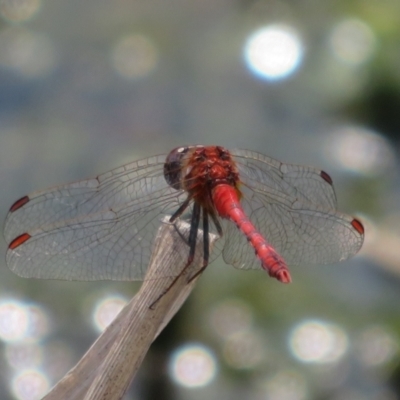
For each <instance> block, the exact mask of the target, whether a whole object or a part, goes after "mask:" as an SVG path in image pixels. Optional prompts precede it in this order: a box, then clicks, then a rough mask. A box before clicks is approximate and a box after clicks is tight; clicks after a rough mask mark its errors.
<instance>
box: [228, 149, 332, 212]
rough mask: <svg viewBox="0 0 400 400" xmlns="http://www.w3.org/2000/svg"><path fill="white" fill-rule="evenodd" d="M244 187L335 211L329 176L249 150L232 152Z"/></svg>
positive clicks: (315, 169)
mask: <svg viewBox="0 0 400 400" xmlns="http://www.w3.org/2000/svg"><path fill="white" fill-rule="evenodd" d="M231 153H232V155H234V160H235V162H236V164H237V167H238V169H239V174H240V180H241V182H243V184H244V185H247V186H249V187H251V188H253V189H254V190H256V191H259V192H261V193H263V192H264V193H267V194H268V193H273V194H274V195H275V196H277V197H279V196H280V197H291V198H294V199H297V200H298V201H300V202H301V203H305V204H307V203H311V204H314V205H316V206H317V207H318V208H321V209H327V210H336V195H335V191H334V189H333V186H332V180H331V178H330V177H329V175H328V174H327V173H326V172H324V171H322V170H320V169H317V168H313V167H308V166H302V165H294V164H284V163H281V162H279V161H277V160H274V159H273V158H270V157H267V156H264V155H263V154H259V153H256V152H253V151H249V150H233V151H232V152H231Z"/></svg>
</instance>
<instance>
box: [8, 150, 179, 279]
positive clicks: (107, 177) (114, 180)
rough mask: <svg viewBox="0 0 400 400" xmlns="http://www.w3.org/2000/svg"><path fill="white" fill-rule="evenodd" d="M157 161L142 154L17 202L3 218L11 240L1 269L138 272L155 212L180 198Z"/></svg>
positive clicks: (57, 275)
mask: <svg viewBox="0 0 400 400" xmlns="http://www.w3.org/2000/svg"><path fill="white" fill-rule="evenodd" d="M164 161H165V156H159V157H152V158H148V159H145V160H141V161H138V162H134V163H131V164H128V165H125V166H123V167H120V168H117V169H114V170H112V171H110V172H108V173H105V174H103V175H99V176H98V177H96V178H94V179H88V180H83V181H80V182H76V183H71V184H68V185H63V186H59V187H56V188H53V189H49V190H45V191H41V192H36V193H33V194H32V195H30V196H25V197H24V198H22V199H20V200H19V201H17V202H16V203H15V204H14V205H13V206H12V207H11V210H12V211H10V212H9V214H8V216H7V219H6V223H5V237H6V240H7V242H8V243H9V244H10V243H11V245H10V247H15V248H14V249H12V248H10V249H9V250H8V252H7V264H8V266H9V268H10V269H11V270H13V271H14V272H15V273H17V274H18V275H21V276H25V277H35V278H47V279H67V280H103V279H112V280H140V279H143V276H144V274H145V270H146V267H147V263H148V261H149V257H150V254H151V247H152V242H153V239H154V237H155V234H156V231H157V229H158V227H159V226H160V223H161V222H160V221H161V219H162V217H163V216H164V215H170V214H171V213H173V212H174V211H175V210H176V209H177V207H178V206H179V204H180V203H181V202H182V201H183V200H184V199H185V194H184V193H182V192H181V191H176V190H175V189H173V188H171V187H169V186H168V184H167V183H166V182H165V179H164V176H163V164H164ZM26 234H27V235H26ZM20 235H22V237H23V238H24V240H22V241H21V244H19V245H18V246H12V243H13V240H16V238H18V237H19V236H20ZM26 238H28V239H27V240H25V239H26ZM14 243H15V242H14Z"/></svg>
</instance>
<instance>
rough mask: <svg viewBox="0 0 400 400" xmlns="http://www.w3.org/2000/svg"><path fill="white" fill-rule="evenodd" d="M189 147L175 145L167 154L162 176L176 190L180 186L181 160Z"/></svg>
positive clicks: (180, 187)
mask: <svg viewBox="0 0 400 400" xmlns="http://www.w3.org/2000/svg"><path fill="white" fill-rule="evenodd" d="M189 149H190V147H177V148H176V149H173V150H172V151H171V152H170V153H169V154H168V156H167V159H166V160H165V164H164V177H165V180H166V181H167V183H168V185H170V186H171V187H173V188H174V189H176V190H180V189H183V188H182V182H181V178H182V167H183V165H182V161H183V158H184V156H185V154H186V153H187V152H188V150H189Z"/></svg>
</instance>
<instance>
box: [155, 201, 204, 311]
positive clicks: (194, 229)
mask: <svg viewBox="0 0 400 400" xmlns="http://www.w3.org/2000/svg"><path fill="white" fill-rule="evenodd" d="M189 201H190V200H189ZM186 202H187V203H189V202H188V201H187V200H186V201H185V203H186ZM185 203H183V204H185ZM186 207H187V205H186ZM186 207H185V208H186ZM181 208H182V206H181V207H179V209H181ZM178 211H179V210H178ZM200 213H201V206H200V204H199V203H196V202H195V203H194V205H193V212H192V220H191V224H190V232H189V239H188V244H189V257H188V260H187V262H186V265H185V266H184V267H183V269H182V271H181V272H180V273H179V274H178V275H177V276H176V277H175V279H174V280H173V281H172V282H171V284H170V285H169V286H168V287H167V288H166V289H165V290H164V291H163V292H162V293H161V294H160V296H158V298H157V299H156V300H155V301H154V302H153V303H151V305H150V308H151V309H154V306H155V305H156V304H157V302H158V301H159V300H160V299H161V298H162V297H163V296H164V295H165V294H166V293H168V291H169V290H170V289H171V288H172V286H174V285H175V283H176V281H177V280H178V279H179V278H180V277H181V276H182V274H183V273H184V272H185V271H186V270H187V269H188V268H189V267H190V265H191V264H192V263H193V260H194V255H195V252H196V242H197V233H198V231H199V223H200ZM175 214H176V213H175ZM175 214H174V215H175ZM171 218H172V217H171ZM192 279H193V278H191V279H190V280H192ZM190 280H189V282H190Z"/></svg>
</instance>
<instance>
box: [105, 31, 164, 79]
mask: <svg viewBox="0 0 400 400" xmlns="http://www.w3.org/2000/svg"><path fill="white" fill-rule="evenodd" d="M112 60H113V64H114V68H115V70H116V71H117V72H118V74H119V75H121V76H122V77H124V78H126V79H131V80H134V79H139V78H144V77H146V76H147V75H149V74H150V73H152V72H153V71H154V69H155V67H156V65H157V62H158V50H157V49H156V47H155V45H154V43H153V42H152V41H151V40H150V39H149V38H147V37H146V36H143V35H139V34H137V35H128V36H124V37H122V38H121V39H120V40H119V41H118V43H117V44H116V45H115V47H114V49H113V54H112Z"/></svg>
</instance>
